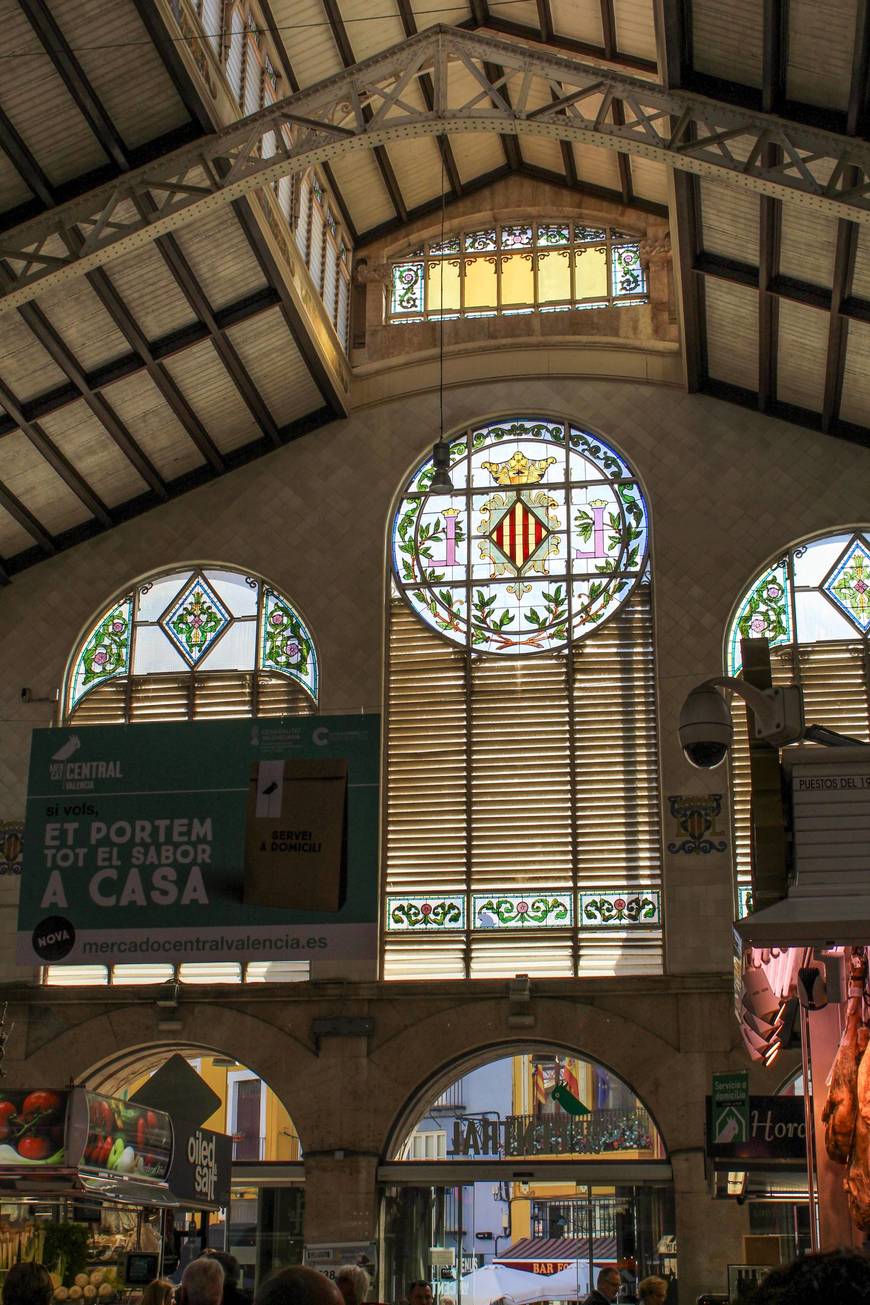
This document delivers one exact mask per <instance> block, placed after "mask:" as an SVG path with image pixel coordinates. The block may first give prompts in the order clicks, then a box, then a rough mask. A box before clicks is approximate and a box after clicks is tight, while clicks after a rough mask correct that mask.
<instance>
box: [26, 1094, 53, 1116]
mask: <svg viewBox="0 0 870 1305" xmlns="http://www.w3.org/2000/svg"><path fill="white" fill-rule="evenodd" d="M59 1109H60V1097H59V1096H58V1095H57V1093H56V1092H30V1093H29V1094H28V1095H27V1096H26V1097H25V1098H24V1105H23V1106H22V1107H21V1113H22V1115H41V1114H42V1113H43V1111H46V1110H59Z"/></svg>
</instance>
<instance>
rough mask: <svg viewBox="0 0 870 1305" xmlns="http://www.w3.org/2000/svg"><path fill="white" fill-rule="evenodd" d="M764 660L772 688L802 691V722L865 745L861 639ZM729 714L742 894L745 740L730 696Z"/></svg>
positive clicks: (745, 872)
mask: <svg viewBox="0 0 870 1305" xmlns="http://www.w3.org/2000/svg"><path fill="white" fill-rule="evenodd" d="M770 662H771V671H772V679H773V683H774V685H781V684H799V685H800V686H801V688H802V689H803V694H804V713H805V716H806V720H807V723H808V724H815V725H827V726H828V728H829V729H833V730H837V731H839V732H840V733H841V734H849V735H853V736H854V737H855V738H859V739H864V740H865V741H868V742H870V654H868V648H867V645H866V644H865V643H864V642H863V641H862V640H860V639H856V640H855V641H854V642H842V643H814V644H804V645H795V644H789V645H787V646H780V647H774V648H771V650H770ZM731 714H732V717H733V720H734V746H733V747H732V749H731V803H732V806H731V814H732V825H733V829H732V837H733V842H734V851H735V866H736V872H737V887H738V890H742V891H743V892H744V893H745V892H746V891H748V890H749V889H750V888H751V885H752V811H751V791H750V777H749V741H748V734H747V721H746V708H745V707H744V705H743V703H742V702H741V701H740V700H739V699H738V698H736V697H735V698H733V699H732V703H731ZM737 906H738V907H739V906H740V902H739V901H738V903H737Z"/></svg>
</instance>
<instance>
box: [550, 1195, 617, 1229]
mask: <svg viewBox="0 0 870 1305" xmlns="http://www.w3.org/2000/svg"><path fill="white" fill-rule="evenodd" d="M624 1209H625V1202H624V1201H621V1200H619V1199H618V1198H615V1197H608V1196H596V1197H595V1198H594V1200H592V1201H535V1202H534V1204H533V1205H532V1236H533V1237H590V1236H591V1237H615V1236H616V1216H617V1214H618V1213H620V1212H621V1211H623V1210H624Z"/></svg>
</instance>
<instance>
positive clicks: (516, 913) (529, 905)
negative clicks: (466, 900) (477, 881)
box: [471, 888, 574, 930]
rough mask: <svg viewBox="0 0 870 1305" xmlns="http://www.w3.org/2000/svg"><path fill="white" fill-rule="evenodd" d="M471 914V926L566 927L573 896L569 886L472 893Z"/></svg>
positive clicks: (570, 920) (571, 920) (570, 919)
mask: <svg viewBox="0 0 870 1305" xmlns="http://www.w3.org/2000/svg"><path fill="white" fill-rule="evenodd" d="M471 916H472V928H473V929H496V930H505V929H511V930H514V929H570V928H571V927H572V926H573V924H574V898H573V894H572V893H571V892H570V890H569V891H568V892H562V891H550V890H547V889H544V890H541V889H539V888H537V889H535V890H534V892H526V893H523V892H495V893H474V894H472V898H471Z"/></svg>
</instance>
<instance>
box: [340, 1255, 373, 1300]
mask: <svg viewBox="0 0 870 1305" xmlns="http://www.w3.org/2000/svg"><path fill="white" fill-rule="evenodd" d="M370 1283H371V1278H370V1277H369V1275H368V1274H367V1273H366V1271H365V1269H364V1268H363V1267H362V1265H361V1264H343V1265H342V1266H341V1268H340V1269H338V1270H337V1271H336V1274H335V1285H336V1287H337V1288H338V1290H339V1291H340V1292H341V1295H342V1298H343V1300H344V1305H362V1302H363V1301H364V1300H365V1298H366V1296H368V1294H369V1285H370Z"/></svg>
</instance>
